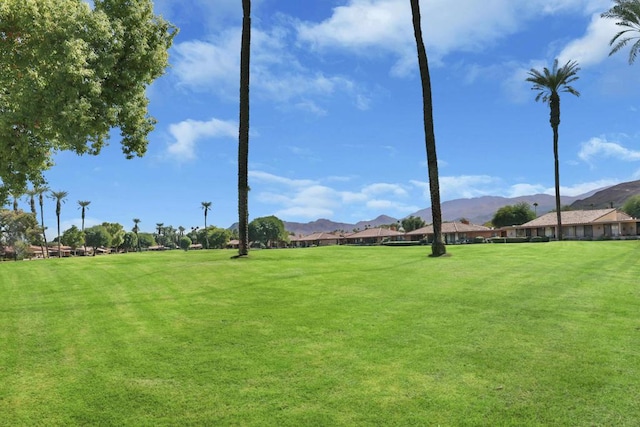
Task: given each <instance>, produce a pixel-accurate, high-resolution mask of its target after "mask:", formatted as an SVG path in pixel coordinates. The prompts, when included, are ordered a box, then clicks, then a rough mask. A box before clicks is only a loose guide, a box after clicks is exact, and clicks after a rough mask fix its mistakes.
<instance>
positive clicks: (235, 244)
mask: <svg viewBox="0 0 640 427" xmlns="http://www.w3.org/2000/svg"><path fill="white" fill-rule="evenodd" d="M239 247H240V240H238V239H232V240H229V243H227V249H238V248H239Z"/></svg>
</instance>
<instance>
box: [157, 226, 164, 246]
mask: <svg viewBox="0 0 640 427" xmlns="http://www.w3.org/2000/svg"><path fill="white" fill-rule="evenodd" d="M156 228H157V229H158V237H157V238H156V243H157V244H158V246H160V235H161V234H162V229H163V228H164V222H156Z"/></svg>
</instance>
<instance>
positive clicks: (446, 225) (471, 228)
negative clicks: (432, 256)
mask: <svg viewBox="0 0 640 427" xmlns="http://www.w3.org/2000/svg"><path fill="white" fill-rule="evenodd" d="M497 235H499V231H498V230H496V229H493V228H489V227H485V226H483V225H476V224H471V223H468V222H443V223H442V239H443V240H444V242H445V243H446V244H452V243H461V242H466V241H468V240H472V239H475V238H476V237H484V238H485V239H487V238H489V237H494V236H497ZM406 236H407V238H408V239H409V240H414V241H416V240H422V239H426V240H427V241H428V242H431V241H433V224H431V225H427V226H426V227H422V228H418V229H417V230H413V231H409V232H407V233H406Z"/></svg>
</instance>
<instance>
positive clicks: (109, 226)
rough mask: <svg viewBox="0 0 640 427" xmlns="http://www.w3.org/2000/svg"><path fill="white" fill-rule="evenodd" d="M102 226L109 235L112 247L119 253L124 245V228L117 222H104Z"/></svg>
mask: <svg viewBox="0 0 640 427" xmlns="http://www.w3.org/2000/svg"><path fill="white" fill-rule="evenodd" d="M102 226H103V227H104V228H105V229H106V230H107V232H108V233H109V242H110V245H111V247H113V248H115V249H116V252H117V251H118V249H120V246H122V244H123V243H124V235H125V231H124V227H123V226H122V225H121V224H118V223H117V222H103V223H102Z"/></svg>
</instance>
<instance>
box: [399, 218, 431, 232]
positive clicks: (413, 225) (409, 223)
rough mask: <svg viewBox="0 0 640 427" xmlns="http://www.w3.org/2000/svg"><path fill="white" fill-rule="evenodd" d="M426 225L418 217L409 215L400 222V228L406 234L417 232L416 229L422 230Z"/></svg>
mask: <svg viewBox="0 0 640 427" xmlns="http://www.w3.org/2000/svg"><path fill="white" fill-rule="evenodd" d="M426 225H427V223H426V222H424V220H423V219H422V218H420V217H419V216H413V215H411V216H409V217H407V218H405V219H403V220H402V228H404V231H406V232H409V231H413V230H417V229H418V228H422V227H424V226H426Z"/></svg>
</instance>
